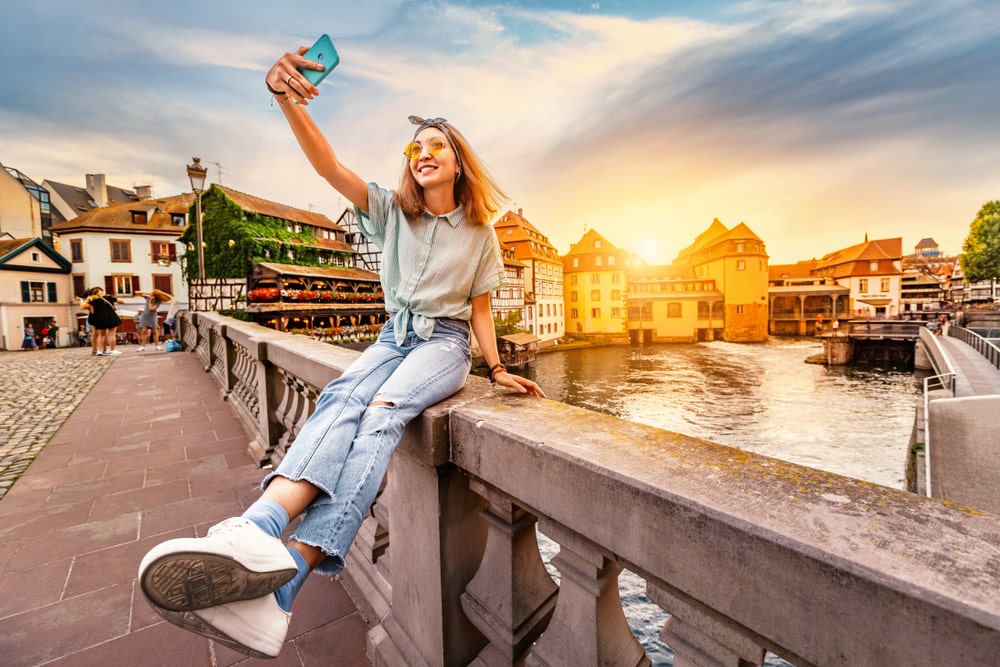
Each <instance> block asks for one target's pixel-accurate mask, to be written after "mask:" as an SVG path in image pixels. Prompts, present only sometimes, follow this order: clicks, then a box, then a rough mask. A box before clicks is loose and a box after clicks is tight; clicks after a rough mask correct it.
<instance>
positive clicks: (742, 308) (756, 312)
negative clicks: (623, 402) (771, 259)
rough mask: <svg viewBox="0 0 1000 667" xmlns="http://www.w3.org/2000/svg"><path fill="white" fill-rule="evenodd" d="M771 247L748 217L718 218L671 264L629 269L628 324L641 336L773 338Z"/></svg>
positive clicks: (657, 339)
mask: <svg viewBox="0 0 1000 667" xmlns="http://www.w3.org/2000/svg"><path fill="white" fill-rule="evenodd" d="M767 281H768V267H767V252H766V251H765V248H764V242H763V241H761V239H760V238H759V237H758V236H757V235H756V234H754V233H753V232H752V231H751V230H750V228H749V227H747V226H746V224H744V223H742V222H741V223H740V224H738V225H737V226H736V227H734V228H733V229H728V228H727V227H726V226H725V225H723V224H722V223H721V222H719V220H718V219H716V220H713V221H712V224H711V225H709V227H708V229H706V230H705V231H704V232H702V233H701V234H700V235H699V236H698V237H697V238H696V239H695V242H694V243H692V244H691V245H690V246H688V247H687V248H685V249H684V250H682V251H681V252H680V253H678V255H677V257H676V258H675V259H674V261H673V262H672V263H671V264H669V265H666V266H637V267H632V268H630V269H629V272H628V329H629V335H630V338H631V340H632V341H635V342H693V341H699V340H715V339H718V338H721V339H722V340H726V341H733V342H744V343H749V342H759V341H763V340H766V339H767V305H768V304H767Z"/></svg>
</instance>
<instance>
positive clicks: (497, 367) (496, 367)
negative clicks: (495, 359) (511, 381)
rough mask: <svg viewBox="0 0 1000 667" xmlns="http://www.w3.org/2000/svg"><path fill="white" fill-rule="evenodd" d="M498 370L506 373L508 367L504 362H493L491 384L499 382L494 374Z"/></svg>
mask: <svg viewBox="0 0 1000 667" xmlns="http://www.w3.org/2000/svg"><path fill="white" fill-rule="evenodd" d="M498 372H500V373H506V372H507V367H506V366H504V365H503V364H499V363H498V364H493V365H492V366H490V384H496V383H497V381H496V380H495V379H494V377H493V376H494V375H496V374H497V373H498Z"/></svg>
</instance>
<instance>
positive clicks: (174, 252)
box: [167, 243, 177, 262]
mask: <svg viewBox="0 0 1000 667" xmlns="http://www.w3.org/2000/svg"><path fill="white" fill-rule="evenodd" d="M167 249H168V250H169V251H170V261H171V262H176V261H177V245H176V244H174V243H171V244H170V245H169V246H167Z"/></svg>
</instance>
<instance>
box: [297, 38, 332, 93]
mask: <svg viewBox="0 0 1000 667" xmlns="http://www.w3.org/2000/svg"><path fill="white" fill-rule="evenodd" d="M302 57H303V58H305V59H306V60H312V61H313V62H317V63H319V64H320V65H323V68H324V69H323V70H315V69H303V68H301V67H296V68H295V69H297V70H299V72H301V73H302V76H304V77H305V78H306V80H307V81H309V83H311V84H312V85H314V86H318V85H319V82H320V81H322V80H323V79H325V78H326V77H327V76H328V75H329V74H330V72H332V71H333V68H334V67H336V66H337V64H338V63H339V62H340V56H339V55H338V54H337V49H335V48H334V47H333V42H332V41H331V40H330V36H329V35H326V34H323V35H320V38H319V39H317V40H316V43H315V44H313V45H312V47H310V49H309V50H308V51H306V52H305V53H303V54H302Z"/></svg>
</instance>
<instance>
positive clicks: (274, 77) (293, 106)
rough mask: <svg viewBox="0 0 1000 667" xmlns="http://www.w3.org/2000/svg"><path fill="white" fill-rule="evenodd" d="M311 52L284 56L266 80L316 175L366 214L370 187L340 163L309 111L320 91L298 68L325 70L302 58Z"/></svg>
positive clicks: (306, 49) (302, 48)
mask: <svg viewBox="0 0 1000 667" xmlns="http://www.w3.org/2000/svg"><path fill="white" fill-rule="evenodd" d="M308 50H309V49H308V48H307V47H305V46H303V47H301V48H299V50H298V51H296V52H295V53H286V54H285V55H283V56H281V58H279V59H278V62H276V63H275V64H274V66H273V67H271V69H270V71H268V73H267V76H266V77H265V79H264V80H265V82H266V83H267V86H268V88H269V89H270V90H271V91H276V92H277V93H278V94H277V95H275V97H276V98H277V99H278V102H279V103H280V104H281V111H282V112H283V113H284V114H285V119H286V120H287V121H288V125H289V126H290V127H291V128H292V133H293V134H295V138H296V140H298V142H299V146H300V147H301V148H302V152H303V153H305V156H306V158H308V160H309V163H310V164H312V166H313V169H315V170H316V173H317V174H319V175H320V176H322V177H323V178H325V179H326V180H327V182H328V183H329V184H330V185H332V186H333V187H334V189H335V190H337V192H339V193H340V194H342V195H344V197H346V198H347V199H348V201H350V202H351V203H352V204H354V205H355V206H357V207H358V208H360V209H361V210H362V211H365V212H367V211H368V185H367V184H366V183H365V182H364V180H362V179H361V177H359V176H358V175H357V174H355V173H354V172H353V171H351V170H350V169H348V168H347V167H345V166H344V165H343V164H341V163H340V160H338V159H337V156H336V154H334V152H333V148H331V146H330V143H329V142H328V141H327V140H326V137H325V136H323V133H322V132H320V130H319V128H318V127H317V126H316V123H315V121H313V119H312V116H310V115H309V112H308V111H306V106H308V104H309V100H311V99H313V98H315V97H316V96H317V95H318V94H319V89H318V88H317V87H316V86H314V85H313V84H311V83H309V81H308V80H307V79H306V78H305V77H304V76H302V73H301V72H299V71H298V70H297V69H296V67H304V68H308V69H316V70H322V69H323V66H322V65H320V64H319V63H315V62H313V61H311V60H306V59H305V58H303V57H302V54H303V53H305V52H306V51H308ZM282 93H284V94H282Z"/></svg>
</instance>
